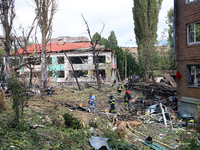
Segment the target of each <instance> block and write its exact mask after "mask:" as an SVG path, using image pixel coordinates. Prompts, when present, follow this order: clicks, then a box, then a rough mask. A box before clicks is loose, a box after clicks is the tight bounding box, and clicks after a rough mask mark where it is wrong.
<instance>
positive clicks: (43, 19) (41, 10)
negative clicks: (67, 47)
mask: <svg viewBox="0 0 200 150" xmlns="http://www.w3.org/2000/svg"><path fill="white" fill-rule="evenodd" d="M34 2H35V5H36V8H35V11H36V16H38V17H37V19H38V24H39V27H40V30H41V34H42V50H41V63H42V64H41V67H42V68H41V88H42V89H44V88H45V83H46V80H47V73H46V44H47V42H48V41H49V40H50V38H51V34H52V21H53V16H54V14H55V12H56V9H57V4H56V0H34Z"/></svg>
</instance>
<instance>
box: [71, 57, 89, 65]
mask: <svg viewBox="0 0 200 150" xmlns="http://www.w3.org/2000/svg"><path fill="white" fill-rule="evenodd" d="M69 59H70V61H71V62H72V64H87V63H88V56H81V57H69Z"/></svg>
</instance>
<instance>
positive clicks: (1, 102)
mask: <svg viewBox="0 0 200 150" xmlns="http://www.w3.org/2000/svg"><path fill="white" fill-rule="evenodd" d="M4 109H5V105H4V94H3V92H1V91H0V112H2V111H3V110H4Z"/></svg>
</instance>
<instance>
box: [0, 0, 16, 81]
mask: <svg viewBox="0 0 200 150" xmlns="http://www.w3.org/2000/svg"><path fill="white" fill-rule="evenodd" d="M0 18H1V23H2V25H3V30H4V33H5V42H4V45H5V57H6V59H5V66H6V79H9V78H10V75H9V67H10V65H9V64H10V62H9V53H10V49H11V30H12V25H13V20H14V18H15V12H14V0H1V1H0Z"/></svg>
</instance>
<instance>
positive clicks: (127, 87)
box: [124, 81, 129, 90]
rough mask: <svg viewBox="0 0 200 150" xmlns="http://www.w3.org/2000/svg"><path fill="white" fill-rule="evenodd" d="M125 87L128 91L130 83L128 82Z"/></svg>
mask: <svg viewBox="0 0 200 150" xmlns="http://www.w3.org/2000/svg"><path fill="white" fill-rule="evenodd" d="M124 87H125V89H126V90H129V83H128V81H127V82H126V84H125V85H124Z"/></svg>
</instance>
